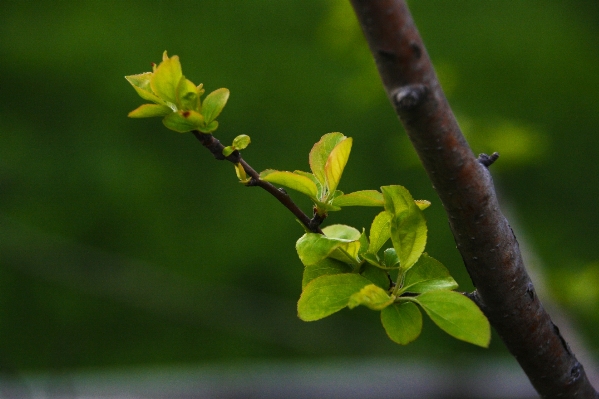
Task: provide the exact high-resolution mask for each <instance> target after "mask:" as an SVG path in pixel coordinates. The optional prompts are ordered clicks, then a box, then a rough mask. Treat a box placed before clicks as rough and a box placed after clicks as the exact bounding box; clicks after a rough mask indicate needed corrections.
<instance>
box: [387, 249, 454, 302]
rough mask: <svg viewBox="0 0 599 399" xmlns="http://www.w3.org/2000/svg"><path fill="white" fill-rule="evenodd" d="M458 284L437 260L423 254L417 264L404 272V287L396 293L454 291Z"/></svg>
mask: <svg viewBox="0 0 599 399" xmlns="http://www.w3.org/2000/svg"><path fill="white" fill-rule="evenodd" d="M456 288H458V283H456V281H455V280H454V279H453V277H451V275H450V274H449V270H447V268H446V267H445V266H443V264H441V262H439V261H438V260H436V259H434V258H432V257H430V256H428V255H427V254H426V253H423V254H422V256H420V259H418V262H416V264H415V265H414V266H412V267H411V268H410V270H408V271H407V272H406V275H405V279H404V285H403V287H402V288H401V290H400V291H399V292H398V295H401V294H402V293H404V292H413V293H423V292H427V291H434V290H455V289H456Z"/></svg>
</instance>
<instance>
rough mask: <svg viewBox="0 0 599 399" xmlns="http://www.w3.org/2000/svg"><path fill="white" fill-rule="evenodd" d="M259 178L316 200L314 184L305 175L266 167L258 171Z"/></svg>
mask: <svg viewBox="0 0 599 399" xmlns="http://www.w3.org/2000/svg"><path fill="white" fill-rule="evenodd" d="M260 179H262V180H264V181H267V182H270V183H273V184H279V185H281V186H285V187H288V188H290V189H292V190H295V191H299V192H300V193H302V194H306V195H307V196H308V197H310V198H311V199H312V200H316V195H317V188H316V184H314V182H313V181H312V180H311V179H309V178H308V177H306V176H303V175H299V174H297V173H292V172H287V171H278V170H273V169H267V170H265V171H263V172H261V173H260Z"/></svg>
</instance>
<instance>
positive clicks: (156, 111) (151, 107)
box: [127, 104, 173, 118]
mask: <svg viewBox="0 0 599 399" xmlns="http://www.w3.org/2000/svg"><path fill="white" fill-rule="evenodd" d="M172 112H173V110H172V109H170V108H169V107H167V106H166V105H160V104H144V105H142V106H140V107H138V108H137V109H134V110H133V111H131V112H129V115H127V116H128V117H129V118H151V117H154V116H166V115H168V114H170V113H172Z"/></svg>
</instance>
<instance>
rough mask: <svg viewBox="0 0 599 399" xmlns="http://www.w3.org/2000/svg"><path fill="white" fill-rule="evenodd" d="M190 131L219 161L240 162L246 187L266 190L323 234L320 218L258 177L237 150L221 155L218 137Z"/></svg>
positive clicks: (306, 225) (309, 228) (222, 146)
mask: <svg viewBox="0 0 599 399" xmlns="http://www.w3.org/2000/svg"><path fill="white" fill-rule="evenodd" d="M191 133H193V135H194V136H195V137H196V139H198V141H199V142H200V143H202V145H203V146H204V147H206V148H207V149H208V151H210V152H211V153H212V155H213V156H214V158H216V159H218V160H219V161H222V160H225V159H226V160H227V161H229V162H232V163H233V164H238V163H239V164H241V166H242V167H243V169H244V170H245V173H246V174H247V175H248V176H250V177H251V179H250V181H249V182H248V183H247V184H246V186H248V187H251V186H258V187H261V188H262V189H264V190H266V191H267V192H268V193H270V194H271V195H272V196H273V197H275V198H276V199H277V200H278V201H279V202H280V203H281V204H283V206H285V208H287V209H289V211H290V212H291V213H293V215H294V216H295V217H296V218H297V219H298V220H299V221H300V222H301V223H302V224H303V225H304V226H305V227H306V228H307V229H308V230H310V231H311V232H313V233H319V234H323V233H322V230H321V229H320V227H319V226H320V223H322V219H321V218H316V216H315V217H314V218H313V219H310V218H309V217H308V216H307V215H306V214H305V213H304V212H303V211H302V210H301V209H300V208H299V207H298V206H297V205H296V203H295V202H293V200H292V199H291V197H290V196H289V194H287V192H286V191H285V190H283V189H279V188H277V187H275V186H274V185H272V184H271V183H269V182H267V181H264V180H262V179H260V174H259V173H258V172H256V171H255V170H254V168H252V167H251V166H250V165H249V164H248V163H247V162H246V161H245V160H244V159H243V158H242V157H241V154H240V153H239V151H237V150H235V151H233V152H232V153H231V154H230V155H229V156H226V157H225V156H224V155H223V149H224V148H225V146H224V145H222V143H221V142H220V141H219V140H218V139H216V138H215V137H214V136H213V135H212V134H208V133H202V132H199V131H197V130H194V131H192V132H191Z"/></svg>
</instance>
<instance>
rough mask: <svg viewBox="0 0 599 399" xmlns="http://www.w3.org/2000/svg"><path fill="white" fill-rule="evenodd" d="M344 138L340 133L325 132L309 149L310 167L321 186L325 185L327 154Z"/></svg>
mask: <svg viewBox="0 0 599 399" xmlns="http://www.w3.org/2000/svg"><path fill="white" fill-rule="evenodd" d="M345 139H346V137H345V136H344V135H343V134H341V133H338V132H336V133H327V134H325V135H324V136H322V137H321V138H320V140H319V141H318V142H317V143H316V144H314V147H312V150H311V151H310V156H309V159H310V169H311V170H312V173H313V174H314V176H315V177H316V179H318V181H319V182H320V184H321V186H323V187H324V186H326V177H325V165H326V163H327V160H328V159H329V155H330V154H331V151H333V149H334V148H335V146H337V144H339V143H340V142H341V141H342V140H345Z"/></svg>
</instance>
